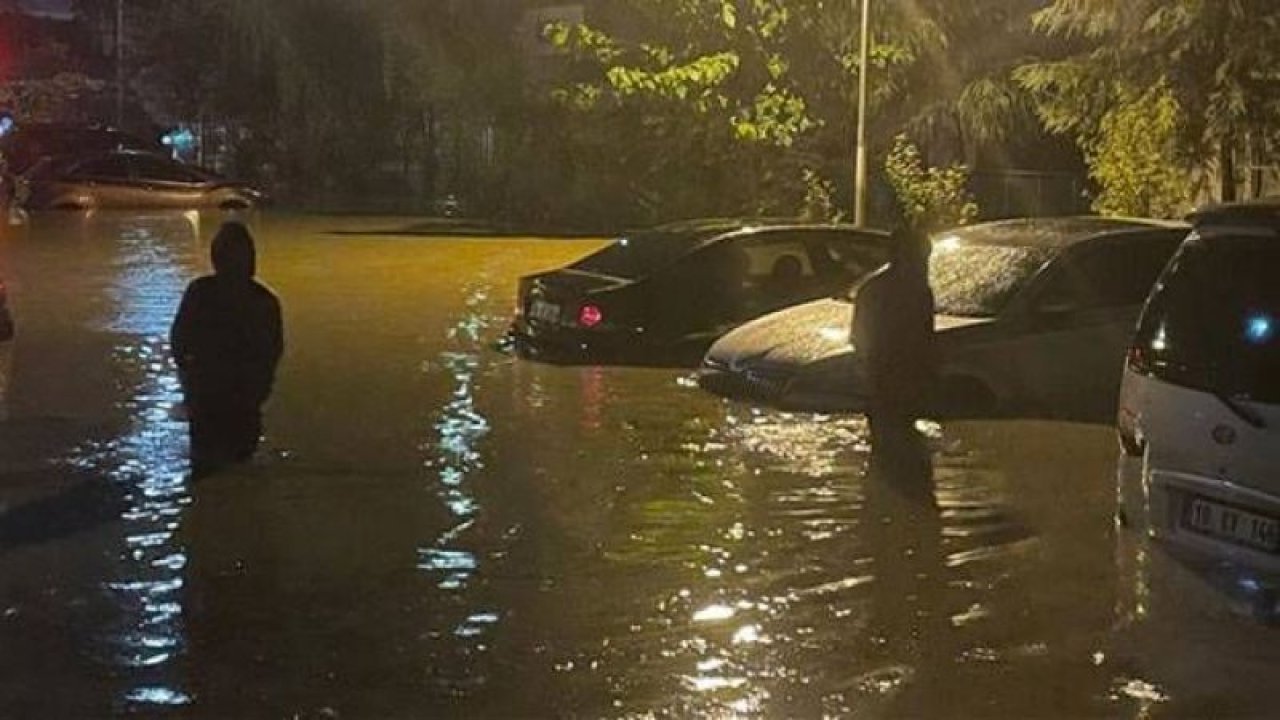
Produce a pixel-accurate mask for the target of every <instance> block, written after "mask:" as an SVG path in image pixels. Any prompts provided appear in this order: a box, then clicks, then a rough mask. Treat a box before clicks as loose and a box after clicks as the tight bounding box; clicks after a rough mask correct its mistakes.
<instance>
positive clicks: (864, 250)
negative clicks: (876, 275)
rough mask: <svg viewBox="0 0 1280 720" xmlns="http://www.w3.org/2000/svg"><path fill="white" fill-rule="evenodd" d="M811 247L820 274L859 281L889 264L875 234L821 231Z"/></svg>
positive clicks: (882, 246) (886, 252)
mask: <svg viewBox="0 0 1280 720" xmlns="http://www.w3.org/2000/svg"><path fill="white" fill-rule="evenodd" d="M812 247H813V256H814V264H815V265H817V266H818V273H819V274H822V273H824V272H825V273H830V274H838V275H844V276H846V277H848V278H850V279H853V278H860V277H862V276H864V275H866V274H867V273H870V272H871V271H873V270H875V269H877V268H879V267H880V266H881V265H884V264H885V263H886V262H888V261H889V254H888V251H887V249H886V247H885V242H884V240H882V239H880V238H879V237H877V236H875V235H859V234H857V233H851V232H822V233H817V234H816V235H815V237H814V242H813V244H812Z"/></svg>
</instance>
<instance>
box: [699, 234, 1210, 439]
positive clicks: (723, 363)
mask: <svg viewBox="0 0 1280 720" xmlns="http://www.w3.org/2000/svg"><path fill="white" fill-rule="evenodd" d="M1187 232H1188V226H1186V225H1184V224H1182V223H1174V222H1160V221H1151V220H1122V219H1107V218H1099V217H1070V218H1045V219H1019V220H1004V221H997V222H989V223H983V224H978V225H972V226H968V227H963V228H958V229H955V230H952V231H948V232H945V233H941V234H938V235H936V236H934V237H933V253H932V256H931V258H930V263H929V281H930V284H931V286H932V288H933V292H934V297H935V307H936V312H937V315H936V316H935V321H934V325H935V329H936V331H937V342H938V350H939V357H940V368H939V370H940V380H939V385H938V392H937V395H936V400H935V402H934V406H935V407H934V408H933V411H934V414H938V415H956V414H973V415H990V414H1012V413H1019V414H1023V413H1025V414H1033V415H1036V416H1045V417H1071V418H1090V419H1092V418H1105V417H1107V416H1109V415H1110V413H1112V412H1114V407H1115V400H1116V394H1117V389H1118V386H1119V381H1120V371H1121V367H1122V366H1123V364H1124V354H1125V349H1126V345H1127V342H1128V340H1129V338H1130V337H1131V336H1132V334H1133V328H1134V325H1135V322H1136V320H1137V316H1138V313H1139V311H1140V309H1141V306H1142V302H1143V300H1144V299H1145V298H1146V296H1147V293H1148V292H1149V290H1150V289H1151V285H1152V283H1153V282H1154V280H1155V278H1156V277H1157V275H1159V273H1160V271H1161V270H1162V269H1163V268H1164V266H1165V264H1166V263H1167V262H1168V260H1169V258H1170V257H1171V256H1172V255H1173V253H1174V251H1175V250H1176V249H1177V247H1178V244H1179V242H1181V240H1182V239H1183V238H1184V237H1186V235H1187ZM852 317H853V303H852V301H851V300H850V298H849V297H836V298H828V299H823V300H817V301H815V302H810V303H806V304H804V305H799V306H796V307H793V308H789V309H786V310H782V311H780V312H776V313H773V314H770V315H766V316H764V317H762V318H759V319H757V320H755V321H753V322H750V323H748V324H746V325H744V326H742V327H740V328H738V329H737V330H734V331H732V332H730V333H729V334H727V335H725V336H724V337H722V338H721V339H720V340H719V341H717V342H716V343H715V344H714V345H712V347H711V349H710V350H709V351H708V352H707V354H706V356H705V358H704V360H703V364H702V368H701V369H700V371H699V384H700V385H701V386H702V387H703V388H705V389H706V390H709V391H711V392H713V393H716V394H720V395H724V396H728V397H734V398H738V399H743V400H747V401H751V402H759V403H763V404H768V405H773V406H776V407H781V408H784V409H794V410H808V411H817V412H860V411H863V410H865V407H866V400H867V397H866V391H865V388H866V380H865V377H864V376H863V370H862V365H861V363H860V362H859V357H858V353H857V350H856V348H854V347H853V346H852V344H851V342H850V338H849V334H850V327H851V324H852Z"/></svg>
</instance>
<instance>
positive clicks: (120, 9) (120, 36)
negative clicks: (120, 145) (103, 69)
mask: <svg viewBox="0 0 1280 720" xmlns="http://www.w3.org/2000/svg"><path fill="white" fill-rule="evenodd" d="M123 125H124V0H116V127H122V126H123Z"/></svg>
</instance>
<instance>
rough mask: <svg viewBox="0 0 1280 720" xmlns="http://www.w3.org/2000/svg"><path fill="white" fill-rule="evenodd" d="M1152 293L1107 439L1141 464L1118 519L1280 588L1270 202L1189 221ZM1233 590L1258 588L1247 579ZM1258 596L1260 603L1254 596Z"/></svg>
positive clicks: (1278, 378)
mask: <svg viewBox="0 0 1280 720" xmlns="http://www.w3.org/2000/svg"><path fill="white" fill-rule="evenodd" d="M1193 222H1194V228H1195V229H1194V232H1192V234H1191V235H1190V236H1189V237H1188V238H1187V240H1186V242H1185V243H1184V244H1183V245H1182V248H1181V249H1180V250H1179V251H1178V254H1177V255H1176V257H1175V258H1174V260H1173V262H1172V263H1170V265H1169V268H1168V269H1167V270H1166V271H1165V273H1164V274H1163V275H1162V276H1161V277H1160V280H1159V282H1158V283H1157V284H1156V286H1155V288H1154V289H1153V290H1152V293H1151V297H1150V299H1149V300H1148V302H1147V305H1146V308H1145V309H1144V311H1143V314H1142V319H1141V322H1140V323H1139V325H1138V329H1137V332H1136V334H1135V336H1134V339H1133V342H1132V345H1131V347H1130V350H1129V355H1128V360H1127V363H1126V366H1125V371H1124V380H1123V384H1122V387H1121V395H1120V400H1119V404H1118V417H1117V431H1118V433H1119V437H1120V445H1121V447H1122V448H1123V450H1124V451H1125V453H1126V454H1128V455H1131V456H1136V457H1141V458H1142V462H1141V470H1140V472H1139V474H1138V477H1137V478H1136V479H1134V480H1133V481H1131V482H1128V483H1123V484H1122V487H1121V488H1120V493H1119V495H1120V498H1121V501H1122V503H1123V504H1122V510H1123V512H1124V516H1125V517H1127V518H1128V519H1130V520H1131V521H1132V522H1133V523H1134V524H1136V525H1138V526H1139V527H1142V528H1144V529H1145V530H1146V531H1147V533H1148V534H1149V535H1150V536H1152V537H1155V538H1159V539H1161V540H1164V541H1167V544H1168V545H1172V546H1175V547H1177V548H1180V549H1184V550H1188V551H1191V552H1190V554H1191V555H1193V556H1200V557H1208V558H1211V559H1213V560H1214V561H1216V562H1225V563H1227V564H1229V565H1231V566H1232V567H1237V568H1241V569H1254V570H1257V569H1261V570H1264V571H1268V572H1269V573H1270V574H1271V576H1272V577H1271V579H1270V580H1269V581H1268V583H1267V585H1268V587H1269V591H1270V594H1271V597H1270V600H1265V602H1269V603H1270V607H1269V608H1264V609H1265V610H1266V611H1267V612H1268V613H1273V612H1274V611H1275V610H1276V607H1275V604H1276V592H1277V591H1280V337H1278V335H1277V334H1278V333H1280V282H1277V278H1276V274H1277V272H1278V271H1280V201H1275V200H1272V201H1267V202H1254V203H1248V204H1232V205H1225V206H1217V207H1212V208H1208V209H1205V210H1203V211H1201V212H1199V213H1197V214H1196V215H1195V216H1193ZM1241 582H1245V583H1246V584H1250V583H1251V584H1252V586H1255V587H1260V586H1258V583H1257V582H1255V581H1253V580H1249V579H1247V578H1241ZM1258 597H1262V598H1264V599H1265V595H1263V596H1258Z"/></svg>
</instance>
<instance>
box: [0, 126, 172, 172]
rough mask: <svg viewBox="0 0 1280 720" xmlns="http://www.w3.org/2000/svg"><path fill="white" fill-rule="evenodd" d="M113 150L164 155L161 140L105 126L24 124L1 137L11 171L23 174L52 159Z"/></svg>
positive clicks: (0, 150)
mask: <svg viewBox="0 0 1280 720" xmlns="http://www.w3.org/2000/svg"><path fill="white" fill-rule="evenodd" d="M112 150H136V151H140V152H153V153H160V152H163V151H164V146H163V145H162V144H160V142H159V141H148V140H145V139H143V138H141V137H138V136H137V135H134V134H132V133H127V132H124V131H121V130H117V129H115V128H112V127H107V126H103V125H81V124H75V123H22V124H20V125H18V126H17V127H15V128H14V129H13V130H12V131H11V132H9V133H8V134H7V135H4V136H2V137H0V155H3V156H4V159H5V162H6V163H7V164H8V166H9V172H11V173H14V174H16V175H22V174H23V173H25V172H27V170H29V169H30V168H32V167H34V166H35V164H36V163H37V162H39V161H40V160H42V159H44V158H49V157H72V156H87V155H92V154H97V153H102V152H109V151H112Z"/></svg>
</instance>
